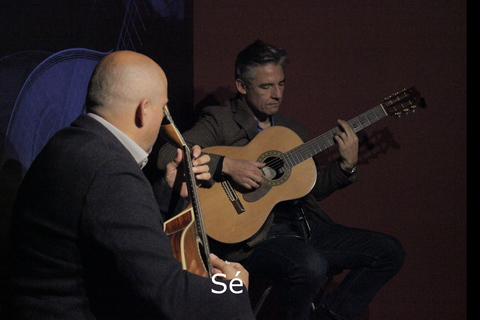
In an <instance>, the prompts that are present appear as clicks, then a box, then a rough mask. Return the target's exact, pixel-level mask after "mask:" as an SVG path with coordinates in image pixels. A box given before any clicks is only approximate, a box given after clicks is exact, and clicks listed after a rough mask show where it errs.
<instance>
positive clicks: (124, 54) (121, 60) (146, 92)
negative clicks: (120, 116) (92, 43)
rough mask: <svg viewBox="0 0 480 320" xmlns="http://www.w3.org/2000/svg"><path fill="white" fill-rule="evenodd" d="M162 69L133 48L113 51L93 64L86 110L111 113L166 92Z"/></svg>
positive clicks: (165, 80)
mask: <svg viewBox="0 0 480 320" xmlns="http://www.w3.org/2000/svg"><path fill="white" fill-rule="evenodd" d="M166 91H167V79H166V76H165V73H164V72H163V70H162V69H161V68H160V66H158V64H156V63H155V62H154V61H153V60H152V59H150V58H149V57H147V56H145V55H142V54H139V53H137V52H132V51H116V52H113V53H110V54H108V55H107V56H105V57H104V58H103V59H102V60H101V61H100V62H99V63H98V65H97V66H96V68H95V70H94V72H93V74H92V77H91V79H90V83H89V86H88V92H87V111H92V112H95V113H100V114H103V113H114V114H117V113H119V112H124V111H127V109H128V108H133V107H135V106H136V105H137V104H138V103H139V102H140V101H141V100H142V99H144V98H149V99H152V100H155V99H158V97H159V96H161V95H163V94H166Z"/></svg>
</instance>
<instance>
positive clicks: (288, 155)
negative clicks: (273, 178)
mask: <svg viewBox="0 0 480 320" xmlns="http://www.w3.org/2000/svg"><path fill="white" fill-rule="evenodd" d="M387 115H388V114H387V113H386V112H385V109H384V108H383V106H382V105H381V104H380V105H378V106H376V107H375V108H373V109H370V110H369V111H367V112H365V113H362V114H361V115H359V116H358V117H355V118H353V119H351V120H349V121H348V123H349V124H350V126H351V127H352V128H353V130H355V132H358V131H360V130H362V129H364V128H366V127H368V126H369V125H371V124H373V123H375V122H377V121H378V120H380V119H382V118H384V117H386V116H387ZM339 131H340V128H339V127H335V128H333V129H331V130H329V131H327V132H325V133H324V134H321V135H319V136H318V137H316V138H313V139H312V140H310V141H308V142H306V143H304V144H301V145H299V146H298V147H295V148H293V149H291V150H289V151H287V152H285V153H283V154H282V155H281V156H280V158H281V159H282V160H283V167H282V168H281V169H280V170H278V172H284V171H286V170H289V169H291V168H292V167H294V166H296V165H297V164H299V163H301V162H303V161H305V160H307V159H309V158H311V157H313V156H314V155H316V154H318V153H320V152H322V151H323V150H325V149H327V148H329V147H331V146H333V145H334V144H335V139H334V135H335V134H336V133H337V132H339Z"/></svg>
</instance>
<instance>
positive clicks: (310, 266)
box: [290, 251, 328, 287]
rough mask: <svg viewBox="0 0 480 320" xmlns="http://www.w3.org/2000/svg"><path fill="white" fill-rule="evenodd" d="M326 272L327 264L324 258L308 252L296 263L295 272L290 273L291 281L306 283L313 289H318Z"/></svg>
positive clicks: (316, 253) (318, 254) (313, 252)
mask: <svg viewBox="0 0 480 320" xmlns="http://www.w3.org/2000/svg"><path fill="white" fill-rule="evenodd" d="M327 271H328V262H327V259H325V257H323V256H322V255H321V254H320V253H318V252H315V251H310V252H309V254H308V255H305V256H304V257H303V260H302V261H298V264H297V266H296V270H292V272H291V277H290V278H291V280H293V281H295V282H302V283H308V284H309V285H311V286H314V287H320V286H321V284H322V282H323V280H324V278H325V275H326V273H327Z"/></svg>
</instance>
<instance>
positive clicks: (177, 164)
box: [165, 146, 211, 197]
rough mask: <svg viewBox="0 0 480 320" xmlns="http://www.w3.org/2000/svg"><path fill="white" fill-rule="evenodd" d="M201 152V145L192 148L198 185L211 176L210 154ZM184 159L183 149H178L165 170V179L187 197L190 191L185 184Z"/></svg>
mask: <svg viewBox="0 0 480 320" xmlns="http://www.w3.org/2000/svg"><path fill="white" fill-rule="evenodd" d="M201 153H202V150H201V148H200V147H199V146H194V147H193V148H192V162H193V172H194V173H195V178H196V180H197V184H198V185H200V184H201V182H202V181H208V180H209V179H210V178H211V174H210V173H209V167H208V165H207V163H208V162H209V161H210V156H209V155H208V154H204V155H202V156H200V155H201ZM182 159H183V152H182V150H181V149H177V156H176V157H175V159H173V161H172V162H170V163H169V164H168V165H167V168H166V170H165V181H167V183H168V185H169V186H170V187H171V188H174V189H176V190H177V191H178V192H179V193H180V195H181V196H182V197H187V196H188V192H187V187H186V184H185V178H184V172H183V169H184V168H183V165H182Z"/></svg>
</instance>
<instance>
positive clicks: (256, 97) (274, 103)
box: [237, 64, 285, 115]
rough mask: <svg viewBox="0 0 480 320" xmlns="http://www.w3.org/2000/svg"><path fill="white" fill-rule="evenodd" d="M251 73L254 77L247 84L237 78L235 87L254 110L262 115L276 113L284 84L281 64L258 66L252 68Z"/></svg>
mask: <svg viewBox="0 0 480 320" xmlns="http://www.w3.org/2000/svg"><path fill="white" fill-rule="evenodd" d="M253 74H254V76H255V78H254V79H253V80H252V81H251V82H250V83H248V84H247V83H243V82H241V80H237V88H238V89H239V91H240V93H242V94H244V95H245V100H246V102H247V104H248V105H249V107H250V108H253V109H254V112H255V110H256V112H258V113H260V114H263V115H273V114H276V113H277V112H278V109H279V108H280V103H281V102H282V96H283V89H284V86H285V76H284V73H283V68H282V66H280V65H275V64H267V65H263V66H258V67H255V68H254V69H253ZM239 81H240V82H241V83H239ZM239 85H240V87H239Z"/></svg>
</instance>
